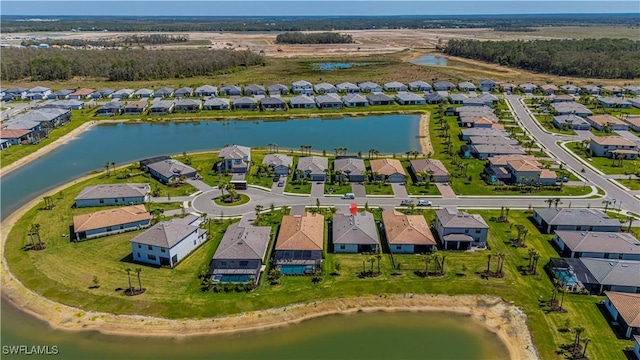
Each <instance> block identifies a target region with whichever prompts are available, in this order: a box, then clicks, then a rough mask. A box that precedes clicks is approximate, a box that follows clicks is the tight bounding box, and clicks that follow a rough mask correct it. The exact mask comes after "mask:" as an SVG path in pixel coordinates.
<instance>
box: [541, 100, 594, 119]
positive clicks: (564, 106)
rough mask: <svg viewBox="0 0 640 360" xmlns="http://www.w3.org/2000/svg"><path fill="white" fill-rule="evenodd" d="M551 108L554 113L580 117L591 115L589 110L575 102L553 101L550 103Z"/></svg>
mask: <svg viewBox="0 0 640 360" xmlns="http://www.w3.org/2000/svg"><path fill="white" fill-rule="evenodd" d="M551 108H552V109H553V113H554V114H555V115H577V116H582V117H586V116H591V115H593V112H591V110H589V109H587V107H586V106H584V105H582V104H579V103H577V102H554V103H552V104H551Z"/></svg>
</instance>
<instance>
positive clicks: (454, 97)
mask: <svg viewBox="0 0 640 360" xmlns="http://www.w3.org/2000/svg"><path fill="white" fill-rule="evenodd" d="M468 98H469V96H468V95H465V94H449V102H450V103H452V104H462V102H463V101H464V100H466V99H468Z"/></svg>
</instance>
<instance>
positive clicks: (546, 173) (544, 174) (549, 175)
mask: <svg viewBox="0 0 640 360" xmlns="http://www.w3.org/2000/svg"><path fill="white" fill-rule="evenodd" d="M557 178H558V174H556V172H555V171H553V170H547V169H542V171H540V179H557Z"/></svg>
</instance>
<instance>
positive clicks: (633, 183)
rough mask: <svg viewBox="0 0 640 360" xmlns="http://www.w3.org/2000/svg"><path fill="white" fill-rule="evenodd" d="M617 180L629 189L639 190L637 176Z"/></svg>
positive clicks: (639, 180)
mask: <svg viewBox="0 0 640 360" xmlns="http://www.w3.org/2000/svg"><path fill="white" fill-rule="evenodd" d="M617 181H618V182H619V183H621V184H622V185H624V186H626V187H627V188H629V189H631V190H640V179H638V178H635V179H618V180H617Z"/></svg>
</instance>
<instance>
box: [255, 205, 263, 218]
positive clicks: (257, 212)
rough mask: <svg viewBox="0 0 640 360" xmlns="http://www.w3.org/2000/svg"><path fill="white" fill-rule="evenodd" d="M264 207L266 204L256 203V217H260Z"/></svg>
mask: <svg viewBox="0 0 640 360" xmlns="http://www.w3.org/2000/svg"><path fill="white" fill-rule="evenodd" d="M263 209H264V206H262V205H256V207H255V210H256V217H260V213H261V212H262V210H263Z"/></svg>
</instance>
